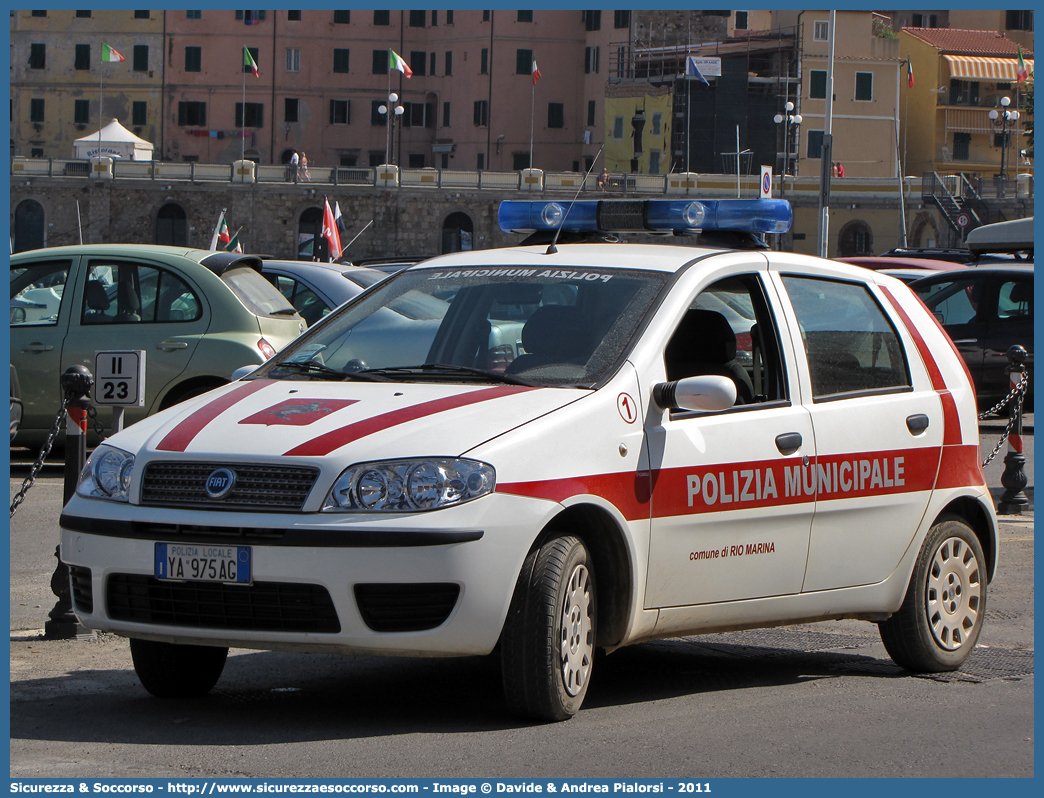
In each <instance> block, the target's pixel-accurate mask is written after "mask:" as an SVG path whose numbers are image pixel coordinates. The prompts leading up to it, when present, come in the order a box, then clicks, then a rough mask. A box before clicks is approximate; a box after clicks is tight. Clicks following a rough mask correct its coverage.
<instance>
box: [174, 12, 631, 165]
mask: <svg viewBox="0 0 1044 798" xmlns="http://www.w3.org/2000/svg"><path fill="white" fill-rule="evenodd" d="M589 13H600V12H580V11H550V10H536V11H481V10H475V11H472V10H466V11H445V10H440V11H430V10H429V11H398V10H397V11H360V10H352V11H335V10H318V11H317V10H303V11H267V12H265V11H226V10H204V11H187V12H186V11H168V12H166V17H167V20H166V46H165V56H166V61H167V63H166V74H165V79H164V84H165V89H164V115H163V126H164V136H163V152H162V156H161V157H164V158H168V159H171V160H176V161H181V160H198V161H200V162H210V163H220V162H229V161H233V160H236V159H237V158H239V157H241V155H245V157H247V158H250V159H253V160H256V161H258V162H260V163H267V164H270V163H286V162H288V161H289V159H290V155H291V153H292V151H293V150H297V151H298V152H305V153H307V155H308V161H309V164H310V165H312V167H313V168H314V167H316V166H320V165H322V166H330V165H333V164H339V165H343V166H352V165H358V166H371V165H376V164H379V163H383V162H385V158H386V150H387V149H389V148H390V150H391V160H392V161H393V162H394V163H398V164H400V165H402V166H405V167H423V166H437V167H442V168H447V169H455V168H456V169H467V170H471V169H476V168H480V169H492V170H513V169H519V168H523V167H525V166H527V165H529V152H530V142H531V131H532V148H533V165H534V166H536V167H538V168H543V169H547V170H551V171H568V170H573V169H578V168H580V167H581V166H583V165H585V162H586V161H587V160H588V159H589V158H591V157H592V156H593V154H594V153H595V152H597V150H598V145H599V143H600V140H601V136H602V134H601V130H602V113H601V111H602V109H601V108H600V107H597V105H596V107H595V109H593V110H592V108H591V107H590V103H591V102H592V101H593V102H595V103H598V102H599V101H600V100H601V98H602V97H603V96H604V91H602V89H603V87H604V82H605V76H604V74H599V73H603V72H604V70H605V66H603V65H602V64H601V63H598V62H596V61H594V60H592V59H593V58H594V56H593V50H594V49H597V48H598V47H599V45H598V44H595V45H594V46H593V47H592V45H590V44H589V43H588V38H589V37H592V36H601V37H602V38H604V37H605V32H604V31H603V32H601V33H600V32H599V30H600V28H601V25H598V26H597V27H594V26H593V25H592V22H593V20H589V18H588V14H589ZM606 13H607V14H608V15H609V19H608V22H609V27H611V23H612V15H613V12H606ZM589 28H593V29H592V30H590V31H589ZM244 47H247V48H250V51H251V53H252V55H253V57H254V59H255V60H256V62H257V65H258V68H259V73H260V76H259V77H257V78H255V77H254V76H253V74H252V73H251V72H250V71H249V70H248V69H246V68H245V67H244V66H243V48H244ZM391 50H394V51H395V52H396V53H398V54H399V55H400V56H401V57H402V58H403V59H404V60H405V61H406V63H407V64H409V66H410V68H411V69H412V71H413V76H412V77H411V78H409V79H406V78H405V76H404V75H403V74H402V73H400V72H399V71H397V70H394V69H391V70H389V51H391ZM534 60H536V62H537V63H538V64H539V69H540V72H541V75H542V77H541V78H540V80H539V81H538V82H537V83H536V85H535V87H534V84H533V79H532V75H531V68H532V63H533V61H534ZM599 60H600V59H599ZM595 68H597V71H595ZM245 69H246V71H244V70H245ZM389 89H390V90H391V91H392V92H395V93H396V94H398V100H397V102H396V105H400V106H402V108H403V113H402V115H401V116H399V117H397V119H396V121H395V125H394V128H393V130H394V139H393V140H392V141H389V138H390V137H389V135H388V134H389V130H388V128H387V126H386V119H387V114H382V113H380V110H379V109H380V107H381V106H387V105H388V93H389ZM244 101H245V106H244ZM393 111H394V107H393ZM244 113H245V118H244ZM585 131H589V132H588V133H587V136H586V139H587V141H588V142H590V143H588V144H585ZM244 134H245V135H244Z"/></svg>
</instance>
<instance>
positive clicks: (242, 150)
mask: <svg viewBox="0 0 1044 798" xmlns="http://www.w3.org/2000/svg"><path fill="white" fill-rule="evenodd" d="M243 51H244V52H249V51H248V50H247V49H246V45H245V44H244V45H243ZM239 71H240V72H242V73H243V115H242V117H241V118H240V120H239V121H240V127H239V141H240V145H239V160H241V161H245V160H246V59H245V58H244V59H243V63H242V64H240V65H239ZM272 116H273V117H274V116H275V109H274V108H273V109H272ZM274 121H275V120H273V122H274ZM273 154H274V153H273Z"/></svg>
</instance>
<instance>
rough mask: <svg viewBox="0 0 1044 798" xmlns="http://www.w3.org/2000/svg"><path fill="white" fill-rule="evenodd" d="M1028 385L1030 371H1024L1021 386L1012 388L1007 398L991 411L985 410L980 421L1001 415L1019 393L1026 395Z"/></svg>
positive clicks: (980, 414)
mask: <svg viewBox="0 0 1044 798" xmlns="http://www.w3.org/2000/svg"><path fill="white" fill-rule="evenodd" d="M1028 385H1029V372H1028V371H1024V372H1022V379H1021V380H1019V384H1018V385H1016V386H1015V387H1014V388H1012V389H1011V392H1010V393H1009V394H1008V395H1007V396H1005V397H1004V398H1003V399H1001V400H1000V401H999V402H997V404H995V405H994V406H993V407H991V408H990V409H989V410H984V411H983V412H981V413H979V420H980V421H982V420H983V419H985V418H987V417H988V416H994V415H996V414H997V413H999V412H1000V411H1001V409H1002V408H1003V407H1004V405H1006V404H1008V402H1010V401H1011V400H1012V399H1014V398H1015V395H1016V394H1019V393H1022V394H1025V393H1026V387H1027V386H1028Z"/></svg>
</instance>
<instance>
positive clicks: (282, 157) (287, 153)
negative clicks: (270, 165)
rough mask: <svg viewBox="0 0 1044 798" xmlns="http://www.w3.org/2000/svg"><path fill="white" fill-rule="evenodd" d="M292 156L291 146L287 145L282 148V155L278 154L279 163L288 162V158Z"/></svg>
mask: <svg viewBox="0 0 1044 798" xmlns="http://www.w3.org/2000/svg"><path fill="white" fill-rule="evenodd" d="M293 157H294V151H293V149H292V148H290V147H288V148H287V149H285V150H283V153H282V155H280V156H279V163H281V164H288V163H290V159H291V158H293Z"/></svg>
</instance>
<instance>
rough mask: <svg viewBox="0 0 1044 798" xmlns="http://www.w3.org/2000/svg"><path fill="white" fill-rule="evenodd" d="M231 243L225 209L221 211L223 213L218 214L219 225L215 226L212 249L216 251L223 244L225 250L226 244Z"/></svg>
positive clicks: (211, 242)
mask: <svg viewBox="0 0 1044 798" xmlns="http://www.w3.org/2000/svg"><path fill="white" fill-rule="evenodd" d="M228 241H229V235H228V225H227V224H226V223H225V209H224V208H222V209H221V213H219V214H218V220H217V224H216V225H215V226H214V235H212V236H211V237H210V249H211V250H216V249H217V248H218V244H219V243H220V244H221V248H222V249H224V248H225V244H227V243H228Z"/></svg>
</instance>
